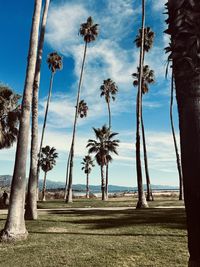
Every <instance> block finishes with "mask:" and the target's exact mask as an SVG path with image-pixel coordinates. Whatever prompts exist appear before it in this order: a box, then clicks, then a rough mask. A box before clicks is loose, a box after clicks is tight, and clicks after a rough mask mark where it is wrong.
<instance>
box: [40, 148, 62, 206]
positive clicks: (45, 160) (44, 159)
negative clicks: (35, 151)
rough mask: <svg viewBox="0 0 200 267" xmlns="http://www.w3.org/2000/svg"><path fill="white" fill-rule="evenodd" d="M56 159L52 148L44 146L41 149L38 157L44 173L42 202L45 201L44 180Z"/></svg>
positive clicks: (55, 153) (56, 154)
mask: <svg viewBox="0 0 200 267" xmlns="http://www.w3.org/2000/svg"><path fill="white" fill-rule="evenodd" d="M57 157H58V153H57V152H56V149H55V148H54V147H50V146H45V147H43V148H42V151H41V157H40V162H39V164H40V166H41V168H42V170H43V171H44V181H43V187H42V201H45V200H46V198H45V193H46V178H47V172H49V171H50V170H52V169H53V167H54V166H55V165H56V158H57Z"/></svg>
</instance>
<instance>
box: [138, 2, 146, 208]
mask: <svg viewBox="0 0 200 267" xmlns="http://www.w3.org/2000/svg"><path fill="white" fill-rule="evenodd" d="M144 25H145V0H142V27H141V46H140V60H139V70H140V71H139V79H138V92H137V103H136V170H137V184H138V203H137V206H136V208H138V209H139V208H147V207H148V204H147V201H146V198H145V195H144V189H143V183H142V166H141V157H140V123H141V113H142V77H143V64H144V63H143V62H144V41H145V28H144Z"/></svg>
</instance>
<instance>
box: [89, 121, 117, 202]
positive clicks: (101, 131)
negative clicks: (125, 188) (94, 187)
mask: <svg viewBox="0 0 200 267" xmlns="http://www.w3.org/2000/svg"><path fill="white" fill-rule="evenodd" d="M93 130H94V132H95V136H96V140H97V141H96V140H92V139H89V140H88V144H87V147H89V150H88V153H89V154H91V153H95V159H96V162H97V164H98V165H99V166H100V168H101V191H102V200H106V195H105V175H104V166H106V165H107V164H108V162H111V161H112V157H111V155H110V154H111V153H114V154H117V155H118V153H117V147H118V146H119V144H118V143H119V140H113V137H115V136H116V135H117V134H118V133H112V132H111V131H110V129H109V128H108V127H106V126H105V125H104V126H103V127H102V128H98V129H96V128H93Z"/></svg>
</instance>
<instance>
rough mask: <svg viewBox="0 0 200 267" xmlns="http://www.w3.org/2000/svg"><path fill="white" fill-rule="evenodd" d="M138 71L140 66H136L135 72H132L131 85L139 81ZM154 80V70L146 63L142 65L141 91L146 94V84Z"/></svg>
mask: <svg viewBox="0 0 200 267" xmlns="http://www.w3.org/2000/svg"><path fill="white" fill-rule="evenodd" d="M139 73H140V68H139V67H137V73H133V74H132V77H133V78H134V81H133V85H134V86H138V82H139ZM154 82H155V75H154V71H153V70H151V69H150V68H149V66H148V65H145V66H144V67H143V77H142V93H143V94H146V93H148V91H149V87H148V84H152V83H154Z"/></svg>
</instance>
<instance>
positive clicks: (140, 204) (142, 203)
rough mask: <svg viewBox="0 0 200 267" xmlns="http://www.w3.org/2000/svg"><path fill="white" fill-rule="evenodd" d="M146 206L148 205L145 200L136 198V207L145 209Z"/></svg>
mask: <svg viewBox="0 0 200 267" xmlns="http://www.w3.org/2000/svg"><path fill="white" fill-rule="evenodd" d="M148 207H149V206H148V203H147V202H146V201H140V200H138V203H137V206H136V209H147V208H148Z"/></svg>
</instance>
